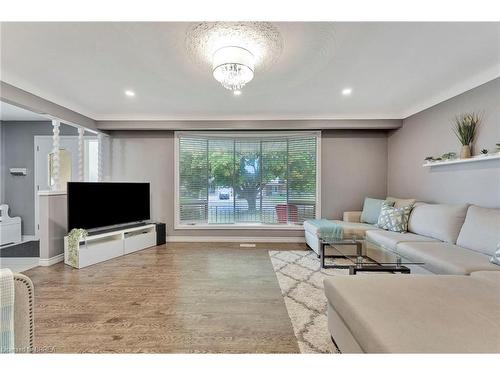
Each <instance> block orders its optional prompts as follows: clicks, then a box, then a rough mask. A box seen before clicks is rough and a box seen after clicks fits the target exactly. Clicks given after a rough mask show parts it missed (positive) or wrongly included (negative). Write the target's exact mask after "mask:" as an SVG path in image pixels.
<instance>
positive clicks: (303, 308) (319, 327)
mask: <svg viewBox="0 0 500 375" xmlns="http://www.w3.org/2000/svg"><path fill="white" fill-rule="evenodd" d="M269 256H270V257H271V262H272V264H273V268H274V272H276V277H277V278H278V282H279V285H280V288H281V294H282V295H283V299H284V300H285V305H286V309H287V311H288V315H289V316H290V320H291V321H292V326H293V330H294V332H295V336H296V337H297V342H298V344H299V349H300V352H301V353H339V351H338V349H337V348H336V347H335V345H334V344H333V342H332V340H331V338H330V333H329V331H328V322H327V317H326V310H327V309H326V308H327V300H326V297H325V293H324V290H323V279H324V278H325V277H328V276H333V275H346V274H347V273H348V272H347V270H340V269H326V270H325V269H321V268H320V262H319V259H318V257H317V255H316V254H315V253H314V252H312V251H269Z"/></svg>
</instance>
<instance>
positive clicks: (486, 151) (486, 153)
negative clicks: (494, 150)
mask: <svg viewBox="0 0 500 375" xmlns="http://www.w3.org/2000/svg"><path fill="white" fill-rule="evenodd" d="M486 155H488V150H487V149H485V148H483V149H482V150H481V156H486Z"/></svg>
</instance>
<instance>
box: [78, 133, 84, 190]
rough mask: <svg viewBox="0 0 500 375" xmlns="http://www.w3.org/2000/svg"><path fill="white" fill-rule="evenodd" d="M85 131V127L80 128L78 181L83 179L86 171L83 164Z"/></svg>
mask: <svg viewBox="0 0 500 375" xmlns="http://www.w3.org/2000/svg"><path fill="white" fill-rule="evenodd" d="M84 133H85V129H84V128H78V181H83V179H84V172H83V164H84V154H83V153H84V143H83V134H84Z"/></svg>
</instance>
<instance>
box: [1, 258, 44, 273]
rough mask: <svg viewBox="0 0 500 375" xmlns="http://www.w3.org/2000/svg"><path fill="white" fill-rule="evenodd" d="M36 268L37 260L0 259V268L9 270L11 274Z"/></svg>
mask: <svg viewBox="0 0 500 375" xmlns="http://www.w3.org/2000/svg"><path fill="white" fill-rule="evenodd" d="M36 266H38V258H34V257H33V258H31V257H30V258H28V257H22V258H17V257H16V258H10V257H9V258H0V268H9V269H10V270H11V271H12V272H23V271H26V270H29V269H30V268H34V267H36Z"/></svg>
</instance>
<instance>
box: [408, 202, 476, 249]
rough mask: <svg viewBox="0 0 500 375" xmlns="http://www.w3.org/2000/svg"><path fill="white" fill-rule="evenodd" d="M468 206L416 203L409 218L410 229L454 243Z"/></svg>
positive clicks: (413, 231)
mask: <svg viewBox="0 0 500 375" xmlns="http://www.w3.org/2000/svg"><path fill="white" fill-rule="evenodd" d="M467 207H468V206H467V205H453V204H427V203H416V204H415V207H414V208H413V210H412V212H411V215H410V219H409V220H408V230H409V231H410V232H412V233H416V234H421V235H422V236H427V237H432V238H436V239H438V240H441V241H444V242H449V243H453V244H454V243H455V242H456V241H457V237H458V234H459V233H460V229H461V228H462V225H463V223H464V220H465V215H466V213H467Z"/></svg>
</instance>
